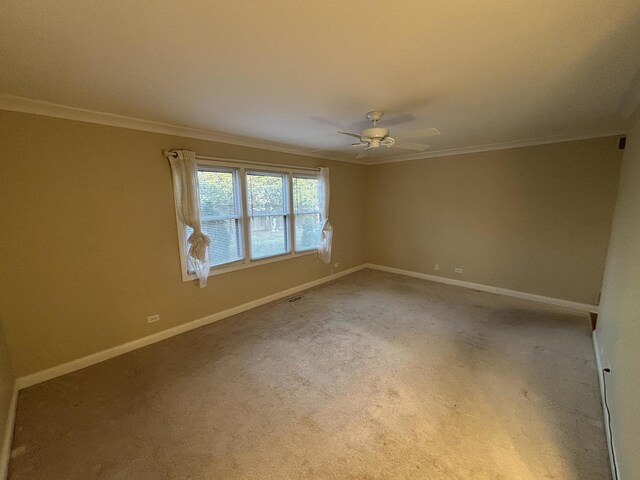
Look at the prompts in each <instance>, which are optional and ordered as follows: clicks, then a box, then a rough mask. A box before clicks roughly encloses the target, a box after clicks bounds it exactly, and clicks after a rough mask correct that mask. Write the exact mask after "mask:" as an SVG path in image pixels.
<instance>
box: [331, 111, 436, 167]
mask: <svg viewBox="0 0 640 480" xmlns="http://www.w3.org/2000/svg"><path fill="white" fill-rule="evenodd" d="M383 115H384V112H381V111H379V110H373V111H371V112H367V114H366V117H367V119H368V120H369V121H370V122H371V123H372V125H373V126H372V127H369V128H365V129H364V130H362V131H361V132H360V133H359V134H358V133H350V132H338V133H340V134H342V135H348V136H350V137H354V138H357V139H358V142H356V143H352V144H351V145H352V146H353V147H365V148H364V150H362V151H361V152H360V153H358V156H357V157H356V158H362V157H364V156H366V155H367V153H368V151H369V150H371V149H373V148H379V147H387V148H390V147H393V146H394V145H395V146H396V147H398V148H404V149H407V150H416V151H420V152H421V151H423V150H426V149H427V148H429V145H426V144H423V143H411V142H405V141H402V140H400V141H396V139H395V138H393V137H391V136H390V135H389V133H390V132H389V129H388V128H384V127H379V126H378V122H379V121H380V119H381V118H382V116H383ZM416 134H418V135H421V136H432V135H440V132H439V131H438V129H437V128H427V129H424V130H418V131H416V132H411V134H409V135H413V136H416Z"/></svg>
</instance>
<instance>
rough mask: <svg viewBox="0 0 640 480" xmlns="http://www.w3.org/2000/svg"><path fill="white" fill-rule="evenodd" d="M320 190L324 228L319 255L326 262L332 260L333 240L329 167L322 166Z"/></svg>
mask: <svg viewBox="0 0 640 480" xmlns="http://www.w3.org/2000/svg"><path fill="white" fill-rule="evenodd" d="M318 177H319V180H320V182H319V190H320V207H321V208H322V230H321V231H320V245H319V246H318V257H320V260H322V261H323V262H324V263H329V262H330V261H331V243H332V242H333V227H332V226H331V223H330V222H329V168H328V167H320V173H319V175H318Z"/></svg>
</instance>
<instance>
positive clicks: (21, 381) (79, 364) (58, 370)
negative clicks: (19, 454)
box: [0, 265, 366, 478]
mask: <svg viewBox="0 0 640 480" xmlns="http://www.w3.org/2000/svg"><path fill="white" fill-rule="evenodd" d="M364 268H366V267H365V265H360V266H358V267H353V268H349V269H347V270H344V271H342V272H339V273H335V274H333V275H328V276H326V277H322V278H319V279H317V280H313V281H311V282H307V283H304V284H302V285H297V286H295V287H292V288H289V289H287V290H282V291H280V292H277V293H274V294H271V295H268V296H266V297H262V298H259V299H257V300H253V301H251V302H247V303H244V304H242V305H238V306H236V307H232V308H229V309H227V310H223V311H221V312H217V313H214V314H212V315H208V316H206V317H203V318H199V319H197V320H192V321H190V322H187V323H183V324H182V325H178V326H177V327H173V328H169V329H167V330H163V331H161V332H158V333H154V334H153V335H149V336H147V337H142V338H139V339H137V340H133V341H131V342H127V343H124V344H122V345H118V346H115V347H112V348H108V349H106V350H102V351H100V352H97V353H93V354H91V355H87V356H86V357H82V358H78V359H76V360H72V361H70V362H67V363H63V364H62V365H57V366H55V367H51V368H47V369H46V370H41V371H39V372H36V373H32V374H30V375H25V376H24V377H20V378H18V379H17V380H16V386H17V389H18V390H20V389H23V388H27V387H30V386H32V385H36V384H38V383H41V382H45V381H47V380H51V379H53V378H56V377H59V376H61V375H65V374H67V373H71V372H75V371H76V370H80V369H82V368H86V367H89V366H91V365H95V364H96V363H100V362H103V361H105V360H108V359H110V358H113V357H117V356H119V355H122V354H124V353H127V352H131V351H132V350H136V349H138V348H142V347H146V346H147V345H151V344H152V343H156V342H160V341H162V340H165V339H167V338H170V337H174V336H176V335H179V334H181V333H184V332H188V331H189V330H193V329H195V328H199V327H202V326H204V325H208V324H210V323H213V322H217V321H218V320H222V319H223V318H227V317H230V316H232V315H236V314H238V313H242V312H246V311H247V310H251V309H252V308H256V307H259V306H261V305H264V304H266V303H269V302H273V301H275V300H279V299H281V298H283V297H288V296H290V295H292V294H294V293H297V292H299V291H301V290H306V289H308V288H312V287H315V286H317V285H321V284H323V283H327V282H330V281H332V280H336V279H338V278H340V277H344V276H345V275H349V274H351V273H354V272H357V271H358V270H362V269H364ZM0 478H1V477H0Z"/></svg>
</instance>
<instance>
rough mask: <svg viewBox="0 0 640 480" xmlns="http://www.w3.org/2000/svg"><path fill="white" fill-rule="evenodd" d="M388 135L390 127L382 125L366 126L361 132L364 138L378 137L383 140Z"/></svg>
mask: <svg viewBox="0 0 640 480" xmlns="http://www.w3.org/2000/svg"><path fill="white" fill-rule="evenodd" d="M387 135H389V129H387V128H382V127H371V128H365V129H364V130H363V131H362V132H361V133H360V136H361V137H363V138H377V139H380V140H382V139H383V138H384V137H386V136H387Z"/></svg>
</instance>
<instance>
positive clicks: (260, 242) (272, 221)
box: [246, 170, 291, 260]
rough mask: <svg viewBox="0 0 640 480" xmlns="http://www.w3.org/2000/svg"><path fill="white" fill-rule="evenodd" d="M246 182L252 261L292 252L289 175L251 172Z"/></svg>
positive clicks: (248, 173)
mask: <svg viewBox="0 0 640 480" xmlns="http://www.w3.org/2000/svg"><path fill="white" fill-rule="evenodd" d="M246 179H247V182H246V190H247V215H248V217H249V237H250V239H251V259H252V260H257V259H260V258H266V257H273V256H275V255H283V254H285V253H289V252H290V251H291V242H290V241H289V238H290V236H291V234H290V232H289V228H290V227H289V217H290V215H289V195H288V190H289V188H288V186H289V175H287V174H286V173H270V172H261V171H253V170H249V171H247V173H246Z"/></svg>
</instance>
